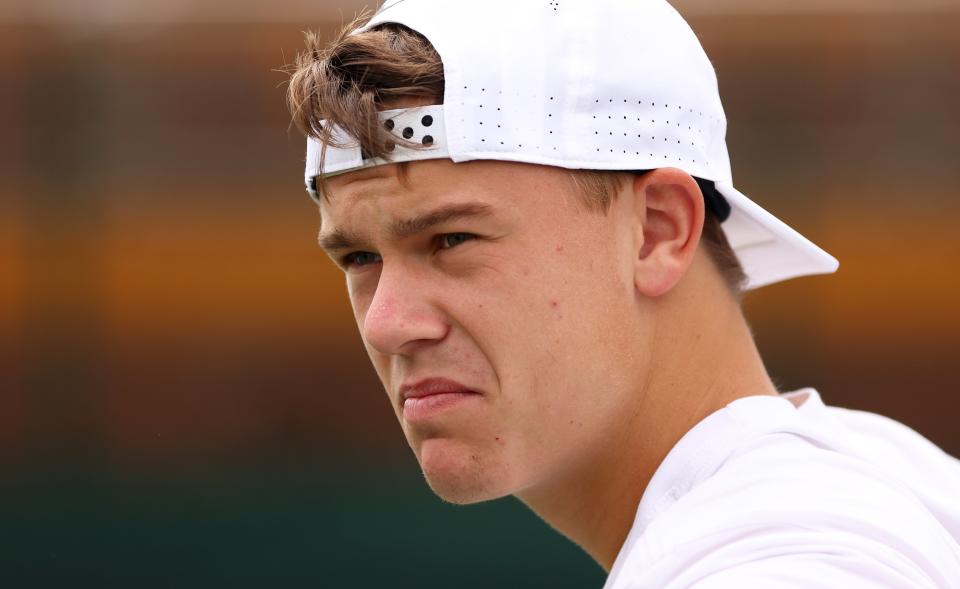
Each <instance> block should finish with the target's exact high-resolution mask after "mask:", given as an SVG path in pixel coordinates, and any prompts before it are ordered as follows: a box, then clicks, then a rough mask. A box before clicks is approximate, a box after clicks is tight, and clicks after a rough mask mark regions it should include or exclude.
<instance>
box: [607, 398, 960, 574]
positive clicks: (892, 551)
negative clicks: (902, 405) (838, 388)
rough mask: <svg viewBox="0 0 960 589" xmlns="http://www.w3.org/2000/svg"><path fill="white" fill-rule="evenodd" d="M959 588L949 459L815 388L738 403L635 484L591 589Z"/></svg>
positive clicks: (958, 471) (959, 523) (958, 532)
mask: <svg viewBox="0 0 960 589" xmlns="http://www.w3.org/2000/svg"><path fill="white" fill-rule="evenodd" d="M827 587H829V588H842V589H861V588H877V589H880V588H883V589H900V588H903V589H908V588H909V589H926V588H938V589H940V588H958V589H960V461H958V460H957V459H956V458H953V457H951V456H949V455H947V454H946V453H944V452H943V451H942V450H940V449H939V448H937V447H936V446H935V445H933V444H932V443H931V442H930V441H928V440H927V439H926V438H924V437H922V436H921V435H920V434H918V433H917V432H915V431H913V430H912V429H910V428H908V427H907V426H905V425H903V424H901V423H899V422H896V421H894V420H892V419H888V418H886V417H882V416H880V415H876V414H873V413H867V412H863V411H853V410H849V409H841V408H838V407H827V406H825V405H824V404H823V401H821V400H820V396H819V394H818V393H817V391H815V390H813V389H802V390H799V391H795V392H793V393H787V394H783V395H780V396H779V397H777V396H752V397H744V398H742V399H738V400H736V401H734V402H733V403H730V404H729V405H727V406H726V407H724V408H723V409H720V410H719V411H716V412H715V413H713V414H711V415H710V416H708V417H707V418H706V419H704V420H703V421H701V422H700V423H698V424H697V425H696V426H694V428H693V429H691V430H690V431H689V432H687V434H686V435H685V436H683V438H682V439H681V440H680V441H679V442H678V443H677V445H676V446H674V447H673V449H672V450H671V451H670V453H669V454H668V455H667V457H666V458H665V459H664V461H663V463H662V464H661V465H660V466H659V468H658V469H657V471H656V473H655V474H654V476H653V478H652V479H651V481H650V484H649V485H648V486H647V488H646V490H645V491H644V493H643V497H642V498H641V500H640V505H639V506H638V508H637V514H636V518H635V520H634V523H633V528H632V529H631V530H630V534H629V535H628V536H627V539H626V541H625V542H624V544H623V547H621V549H620V553H619V554H618V555H617V559H616V562H614V565H613V568H612V569H611V571H610V575H609V577H608V578H607V582H606V584H605V585H604V589H627V588H629V589H687V588H689V589H720V588H723V589H726V588H731V589H753V588H763V589H787V588H790V589H798V588H804V589H818V588H827Z"/></svg>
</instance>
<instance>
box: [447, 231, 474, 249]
mask: <svg viewBox="0 0 960 589" xmlns="http://www.w3.org/2000/svg"><path fill="white" fill-rule="evenodd" d="M476 237H477V236H476V235H474V234H473V233H444V234H443V235H441V236H440V249H450V248H452V247H456V246H458V245H460V244H461V243H463V242H465V241H470V240H471V239H475V238H476Z"/></svg>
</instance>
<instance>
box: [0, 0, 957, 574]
mask: <svg viewBox="0 0 960 589" xmlns="http://www.w3.org/2000/svg"><path fill="white" fill-rule="evenodd" d="M675 4H676V6H677V7H678V8H679V9H680V10H681V12H682V13H683V14H684V15H685V16H687V18H688V19H689V20H690V22H691V24H692V25H693V27H694V29H695V30H696V31H697V32H698V34H699V35H700V37H701V39H702V41H703V43H704V45H705V47H706V49H707V52H708V53H709V54H710V56H711V58H712V60H713V62H714V64H715V66H716V68H717V71H718V75H719V79H720V88H721V94H722V95H723V97H724V100H725V103H726V107H727V113H728V118H729V119H730V130H729V135H728V140H729V146H730V150H731V155H732V159H733V164H734V173H735V177H736V179H737V181H738V185H739V187H740V189H741V190H743V191H744V192H746V193H747V194H750V195H752V196H753V197H754V198H755V199H756V200H758V201H759V202H760V203H761V204H762V205H764V206H766V207H767V208H768V209H770V210H772V211H773V212H774V213H776V214H778V215H779V216H781V217H782V218H784V219H786V220H788V221H789V222H790V223H791V224H792V225H793V226H795V227H797V228H798V229H799V230H800V231H802V232H803V233H805V234H806V235H808V236H809V237H811V238H812V239H813V240H814V241H815V242H817V243H818V244H820V245H822V246H823V247H824V248H825V249H827V250H828V251H830V252H831V253H833V254H834V255H836V256H837V257H838V258H839V259H840V261H841V265H840V271H839V273H838V274H836V275H835V276H830V277H812V278H803V279H799V280H795V281H790V282H788V283H784V284H780V285H776V286H772V287H769V288H766V289H762V290H760V291H758V292H755V293H751V294H750V295H748V297H747V299H746V302H745V305H746V310H747V314H748V317H749V319H750V321H751V324H752V326H753V328H754V330H755V333H756V336H757V339H758V340H759V345H760V347H761V350H762V352H763V353H764V355H765V358H766V359H767V362H768V368H769V370H770V372H771V374H772V375H773V376H774V378H775V379H776V381H777V383H778V384H779V385H780V387H781V388H782V389H783V390H790V389H794V388H799V387H802V386H814V387H816V388H818V389H819V390H820V392H821V394H822V395H823V397H824V399H825V400H826V401H827V402H828V403H830V404H833V405H841V406H847V407H854V408H860V409H867V410H872V411H877V412H880V413H883V414H886V415H888V416H891V417H894V418H896V419H899V420H901V421H903V422H905V423H906V424H908V425H910V426H912V427H913V428H915V429H917V430H919V431H920V432H921V433H923V434H924V435H926V436H927V437H929V438H930V439H931V440H933V441H934V442H936V443H938V444H939V445H941V446H942V447H943V448H944V449H946V450H947V451H949V452H951V453H953V454H954V455H958V454H960V427H958V423H960V421H958V416H957V414H958V408H960V401H958V400H957V385H956V380H955V379H956V372H955V371H956V366H957V364H958V361H960V354H958V350H960V330H958V327H960V306H958V304H957V303H958V301H960V275H958V271H957V265H958V263H960V236H958V232H957V228H956V223H957V220H958V219H960V214H958V213H960V201H958V199H957V190H958V189H957V186H958V185H960V165H958V163H957V160H958V158H957V156H958V153H960V109H958V104H960V102H958V96H960V35H958V34H957V31H958V30H960V0H951V1H939V2H938V1H933V0H926V1H924V0H911V1H907V0H887V1H882V0H861V1H852V0H848V1H840V0H819V1H814V0H791V1H789V2H788V1H786V0H783V1H774V0H737V1H724V0H698V1H694V0H687V1H681V0H677V1H676V2H675ZM361 5H362V3H361V2H355V1H354V2H346V1H345V2H332V1H323V0H321V1H312V2H307V1H305V0H277V1H275V2H270V3H266V2H255V1H253V0H242V1H240V0H235V1H234V2H231V3H229V4H226V3H221V2H212V1H209V0H203V1H200V0H190V1H187V0H163V1H162V2H161V1H159V0H139V1H133V0H126V1H124V0H85V1H84V2H74V3H70V2H66V1H59V2H57V1H51V0H13V1H12V2H11V1H10V0H6V1H5V2H4V3H3V4H2V5H0V196H2V198H0V585H2V586H4V587H49V586H58V587H59V586H65V585H67V584H68V583H70V584H74V585H79V586H91V587H93V586H97V587H121V586H136V587H171V586H177V587H193V586H196V587H200V586H203V587H209V586H226V585H227V584H229V585H231V586H234V587H262V586H306V585H311V586H318V587H341V586H356V587H374V586H383V585H386V584H387V583H389V586H391V587H414V586H416V587H420V588H424V587H449V586H455V587H491V586H498V587H516V586H538V587H539V586H549V587H591V586H593V587H600V586H601V585H602V583H603V578H604V575H603V573H602V571H601V570H600V568H599V567H598V566H597V565H595V564H594V563H593V561H591V560H590V559H589V558H588V557H587V556H586V555H585V554H584V553H582V552H581V551H580V550H579V549H578V548H577V547H576V546H573V545H572V544H569V543H568V542H567V541H566V540H564V539H562V538H561V537H559V536H558V535H556V534H554V533H553V532H552V531H551V530H550V529H549V528H548V527H547V526H546V525H545V524H543V523H542V522H540V521H539V520H538V519H537V518H536V516H535V515H533V514H532V513H530V512H529V511H527V510H526V509H525V508H524V507H523V506H522V505H521V504H520V503H519V502H517V501H515V500H513V499H504V500H500V501H496V502H492V503H488V504H483V505H477V506H471V507H463V508H453V507H450V506H446V505H444V504H442V503H441V502H440V501H439V499H437V498H435V497H434V496H433V495H432V494H431V493H430V491H429V490H428V489H427V487H426V485H425V484H424V482H423V480H422V477H421V475H420V473H419V469H418V467H417V464H416V462H415V460H414V458H413V456H412V453H411V452H410V450H409V449H408V448H407V446H406V443H405V441H404V438H403V436H402V433H401V431H400V428H399V426H398V425H397V424H396V421H395V417H394V415H393V413H392V411H391V409H390V407H389V405H388V403H387V402H386V401H385V399H384V394H383V392H382V391H381V390H380V388H379V384H378V382H377V380H376V378H375V375H374V374H373V371H372V369H371V368H370V367H369V365H368V362H367V359H366V356H365V354H364V352H363V349H362V347H361V345H360V342H359V339H358V337H357V334H356V333H355V331H356V330H355V327H354V325H353V324H352V320H351V317H350V313H349V310H348V304H347V298H346V294H345V292H344V288H343V281H342V278H341V275H340V273H339V271H338V270H336V269H335V268H334V266H333V265H332V264H331V263H330V262H329V261H327V260H326V258H325V257H324V256H323V254H322V253H321V251H320V250H319V248H318V247H317V246H316V231H317V228H318V219H317V216H316V212H315V210H314V208H313V206H312V205H311V203H310V201H309V200H308V199H307V197H306V195H305V193H304V192H303V187H302V180H301V177H302V175H301V172H302V160H303V153H304V141H303V138H302V137H301V136H300V135H299V134H298V132H297V131H296V130H295V129H291V128H290V127H289V116H288V113H287V112H286V109H285V105H284V91H285V80H286V75H285V74H284V73H283V71H282V70H283V68H284V66H285V64H288V63H290V62H292V60H293V57H294V55H295V54H296V53H297V52H298V51H299V49H300V47H301V46H302V31H303V30H305V29H320V30H322V31H326V32H327V33H332V32H333V31H334V30H336V29H337V28H338V26H339V25H340V24H341V23H343V22H345V21H349V20H350V18H352V16H353V15H354V13H355V11H356V9H357V8H358V7H359V6H361ZM625 42H626V41H625Z"/></svg>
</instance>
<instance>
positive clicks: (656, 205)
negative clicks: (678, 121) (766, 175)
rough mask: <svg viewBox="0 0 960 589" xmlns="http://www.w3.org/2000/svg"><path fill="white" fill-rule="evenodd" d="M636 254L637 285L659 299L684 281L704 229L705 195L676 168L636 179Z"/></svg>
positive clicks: (640, 289) (689, 178)
mask: <svg viewBox="0 0 960 589" xmlns="http://www.w3.org/2000/svg"><path fill="white" fill-rule="evenodd" d="M633 193H634V194H633V196H634V212H635V215H634V222H635V223H636V227H635V230H636V232H637V234H636V243H637V251H636V257H635V263H634V284H635V286H636V289H637V291H638V292H639V293H641V294H643V295H645V296H648V297H658V296H660V295H663V294H665V293H667V292H668V291H670V290H671V289H672V288H673V287H674V286H675V285H676V284H677V283H678V282H680V279H681V278H683V276H684V274H685V273H686V272H687V269H688V268H689V267H690V264H691V263H692V262H693V258H694V254H695V253H696V250H697V245H698V244H699V243H700V234H701V232H702V231H703V216H704V214H705V213H704V202H703V194H702V193H701V192H700V187H699V186H697V183H696V181H695V180H694V179H693V178H692V177H691V176H690V175H689V174H687V173H686V172H683V171H681V170H677V169H675V168H660V169H656V170H653V171H650V172H647V173H646V174H643V175H641V176H638V177H637V178H635V179H634V183H633Z"/></svg>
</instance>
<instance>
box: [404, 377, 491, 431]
mask: <svg viewBox="0 0 960 589" xmlns="http://www.w3.org/2000/svg"><path fill="white" fill-rule="evenodd" d="M480 394H481V393H480V392H478V391H476V390H474V389H470V388H468V387H467V386H466V385H463V384H460V383H459V382H457V381H455V380H451V379H449V378H425V379H422V380H418V381H414V382H411V383H408V384H404V385H403V386H401V387H400V396H399V399H398V400H399V403H400V411H401V412H402V413H403V415H404V417H405V418H406V419H407V420H408V421H410V420H420V419H426V418H428V417H430V416H431V415H433V414H435V413H437V412H439V411H442V410H443V409H445V408H447V407H451V406H453V405H455V404H456V402H457V401H459V400H463V399H465V398H468V397H472V396H474V395H478V396H479V395H480ZM408 401H409V402H408Z"/></svg>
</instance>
